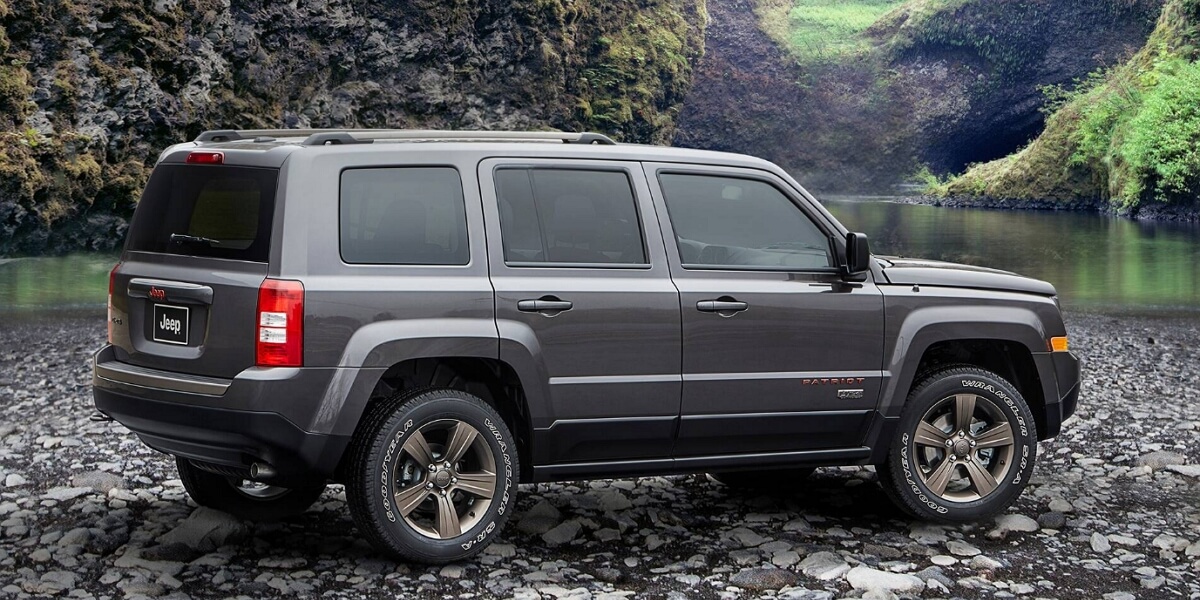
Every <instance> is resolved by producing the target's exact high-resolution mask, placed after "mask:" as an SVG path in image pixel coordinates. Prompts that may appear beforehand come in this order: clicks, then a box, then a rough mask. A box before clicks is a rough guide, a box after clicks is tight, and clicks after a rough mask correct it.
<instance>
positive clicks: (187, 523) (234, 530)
mask: <svg viewBox="0 0 1200 600" xmlns="http://www.w3.org/2000/svg"><path fill="white" fill-rule="evenodd" d="M245 533H246V526H245V525H243V524H242V522H241V521H239V520H237V519H236V518H234V517H233V516H231V515H228V514H226V513H223V512H221V511H219V510H213V509H211V508H206V507H203V506H201V507H200V508H197V509H196V510H194V511H192V514H190V515H188V517H187V518H186V519H184V520H183V521H181V522H180V523H179V524H178V525H176V526H175V528H174V529H172V530H171V531H168V532H167V533H166V534H164V535H163V536H162V537H160V538H159V539H158V542H159V544H160V545H167V544H185V545H186V546H188V547H190V548H192V549H194V550H197V551H199V552H210V551H212V550H215V549H217V548H220V547H221V546H224V545H225V544H226V543H227V542H232V541H235V540H237V539H239V538H241V537H242V536H243V535H245Z"/></svg>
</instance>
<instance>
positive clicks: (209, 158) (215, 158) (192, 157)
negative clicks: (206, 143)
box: [187, 150, 225, 165]
mask: <svg viewBox="0 0 1200 600" xmlns="http://www.w3.org/2000/svg"><path fill="white" fill-rule="evenodd" d="M187 162H188V163H190V164H193V165H223V164H225V153H224V152H211V151H207V150H196V151H193V152H189V153H188V155H187Z"/></svg>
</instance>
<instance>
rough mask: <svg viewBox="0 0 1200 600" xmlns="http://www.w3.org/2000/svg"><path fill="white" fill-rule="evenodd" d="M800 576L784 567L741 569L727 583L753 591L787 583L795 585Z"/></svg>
mask: <svg viewBox="0 0 1200 600" xmlns="http://www.w3.org/2000/svg"><path fill="white" fill-rule="evenodd" d="M798 581H800V578H799V577H798V576H797V575H796V574H795V573H793V572H792V571H787V570H784V569H773V568H766V569H742V570H741V571H739V572H738V574H737V575H734V576H733V578H731V579H730V580H729V583H732V584H733V585H736V586H738V587H740V588H744V589H747V590H750V591H754V592H761V591H765V590H777V589H779V588H783V587H787V586H789V585H796V583H797V582H798Z"/></svg>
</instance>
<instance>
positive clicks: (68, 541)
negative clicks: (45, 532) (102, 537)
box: [58, 527, 92, 546]
mask: <svg viewBox="0 0 1200 600" xmlns="http://www.w3.org/2000/svg"><path fill="white" fill-rule="evenodd" d="M91 539H92V532H90V531H88V530H87V529H86V528H84V527H76V528H75V529H72V530H70V531H68V532H66V533H65V534H63V536H62V537H61V538H59V539H58V545H59V546H82V545H84V544H86V543H88V541H89V540H91Z"/></svg>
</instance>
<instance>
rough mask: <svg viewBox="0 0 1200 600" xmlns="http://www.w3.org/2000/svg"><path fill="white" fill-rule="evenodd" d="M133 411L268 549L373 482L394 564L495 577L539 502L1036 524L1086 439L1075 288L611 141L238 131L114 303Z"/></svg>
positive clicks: (189, 159) (132, 234) (107, 400)
mask: <svg viewBox="0 0 1200 600" xmlns="http://www.w3.org/2000/svg"><path fill="white" fill-rule="evenodd" d="M108 326H109V344H108V345H107V346H105V347H104V348H103V349H102V350H100V351H99V353H97V354H96V357H95V367H94V371H95V373H94V396H95V402H96V406H97V408H98V409H99V410H100V412H102V413H103V414H104V415H107V416H108V417H110V418H113V419H116V420H117V421H119V422H121V423H122V424H124V425H125V426H126V427H128V428H129V429H130V430H132V431H133V432H134V433H136V434H137V435H138V437H140V438H141V440H142V441H143V442H145V443H146V444H147V445H149V446H150V447H152V448H155V449H157V450H160V451H162V452H165V453H168V454H171V455H174V456H175V459H176V463H177V464H178V468H179V474H180V478H181V479H182V481H183V484H184V486H185V487H186V488H187V491H188V493H189V494H190V495H191V497H192V498H193V499H194V500H195V501H196V502H197V503H198V504H201V505H204V506H210V507H213V508H217V509H220V510H224V511H227V512H230V513H232V514H235V515H238V516H241V517H244V518H250V519H278V518H282V517H286V516H288V515H293V514H296V513H300V512H303V511H304V510H305V509H306V508H307V507H308V506H309V505H310V504H312V503H313V502H314V501H315V500H316V499H317V498H318V496H319V495H320V494H321V492H322V490H323V489H324V488H325V486H326V484H328V483H330V482H337V483H341V484H344V485H345V488H346V496H347V499H348V502H349V505H350V508H351V510H352V512H353V516H354V520H355V522H356V523H357V525H358V527H359V529H360V530H361V532H362V533H363V534H364V535H365V536H366V537H367V538H368V539H370V540H371V542H373V543H374V544H375V545H376V546H377V547H378V548H379V549H380V550H381V551H383V552H386V553H389V554H390V555H392V556H394V557H397V558H400V559H404V560H413V561H421V562H430V563H438V562H448V561H456V560H460V559H463V558H466V557H469V556H471V555H473V554H475V553H477V552H479V551H480V550H481V549H482V548H483V547H485V546H486V545H487V544H488V543H489V542H491V541H492V540H493V539H495V537H496V536H497V535H499V532H500V530H501V528H502V526H503V524H504V522H505V520H506V519H508V517H509V516H510V515H511V513H512V511H513V507H514V502H515V500H516V496H517V489H518V488H517V486H518V484H520V483H527V482H538V481H555V480H570V479H587V478H599V477H635V476H639V475H651V474H672V473H696V472H708V473H710V474H711V475H712V477H713V478H714V479H716V480H717V481H719V482H721V483H724V484H727V485H730V486H767V485H784V484H792V485H796V484H798V483H799V482H801V481H802V479H803V478H804V477H806V476H807V475H808V474H809V473H811V471H812V469H813V468H815V467H819V466H829V465H875V467H876V471H877V472H878V474H879V480H880V483H881V484H882V486H883V488H884V489H885V490H886V491H887V493H888V494H889V495H890V497H891V498H892V499H893V500H894V501H895V503H896V504H897V506H899V508H900V509H902V510H903V511H905V512H907V513H909V514H911V515H913V516H915V517H918V518H922V519H932V520H942V521H970V520H976V519H981V518H985V517H988V516H990V515H993V514H995V513H997V512H999V511H1001V510H1004V509H1005V508H1006V507H1007V506H1009V505H1010V504H1011V503H1012V502H1013V500H1014V499H1015V498H1016V497H1017V495H1018V494H1020V492H1021V490H1022V489H1023V488H1024V486H1025V485H1026V483H1027V482H1028V481H1029V477H1030V475H1031V473H1032V472H1033V468H1034V458H1035V455H1036V452H1037V442H1038V440H1044V439H1047V438H1049V437H1052V436H1054V435H1056V434H1058V432H1059V428H1060V426H1061V423H1062V421H1063V420H1064V419H1065V418H1066V417H1068V416H1069V415H1071V413H1072V412H1073V411H1074V410H1075V405H1076V400H1077V398H1078V395H1079V379H1080V376H1079V362H1078V361H1077V360H1076V358H1075V357H1074V356H1073V355H1072V354H1071V353H1070V352H1069V351H1068V348H1067V338H1066V330H1065V328H1064V325H1063V320H1062V317H1061V314H1060V311H1059V306H1058V302H1057V298H1056V296H1055V290H1054V287H1053V286H1051V285H1050V284H1048V283H1045V282H1042V281H1036V280H1033V279H1028V278H1025V277H1020V276H1018V275H1014V274H1012V273H1006V272H1003V271H996V270H991V269H983V268H978V267H969V266H961V265H952V264H947V263H940V262H932V261H922V260H910V259H901V258H892V257H879V256H872V255H871V254H870V253H869V251H868V248H867V240H866V238H865V237H864V236H862V235H861V234H856V233H850V232H847V231H846V230H845V228H843V227H842V225H841V224H839V223H838V222H837V221H836V220H835V219H834V218H833V217H832V216H831V215H830V214H829V213H828V212H826V211H825V210H824V209H823V208H822V206H821V205H820V204H819V203H818V202H816V201H815V200H814V199H813V197H812V196H811V195H809V194H808V193H807V192H806V191H805V190H804V189H803V188H802V187H800V185H799V184H797V183H796V182H795V181H794V180H793V179H792V178H791V177H789V176H788V175H787V174H786V173H785V172H784V171H783V170H781V169H780V168H779V167H777V166H775V165H773V164H771V163H769V162H766V161H763V160H759V159H756V158H752V157H749V156H741V155H735V154H725V153H718V152H705V151H697V150H684V149H677V148H665V147H651V146H639V145H625V144H614V143H613V142H612V141H611V140H609V139H608V138H606V137H604V136H601V135H597V134H590V133H585V134H577V133H547V132H536V133H524V132H448V131H403V130H401V131H395V130H348V131H325V130H313V131H298V130H258V131H232V130H222V131H209V132H205V133H203V134H202V135H200V137H199V138H197V139H196V140H195V141H194V142H189V143H186V144H180V145H176V146H172V147H171V148H169V149H168V150H167V151H165V152H164V153H163V154H162V156H161V157H160V158H159V161H158V164H157V166H156V167H155V168H154V172H153V175H152V177H151V178H150V181H149V183H148V184H147V187H146V190H145V194H144V195H143V197H142V200H141V203H140V204H139V205H138V208H137V211H136V214H135V216H134V218H133V222H132V224H131V227H130V229H129V234H128V239H127V241H126V245H125V249H124V253H123V254H122V256H121V262H120V263H119V264H118V265H117V266H116V268H114V269H113V271H112V275H111V277H110V296H109V314H108Z"/></svg>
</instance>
